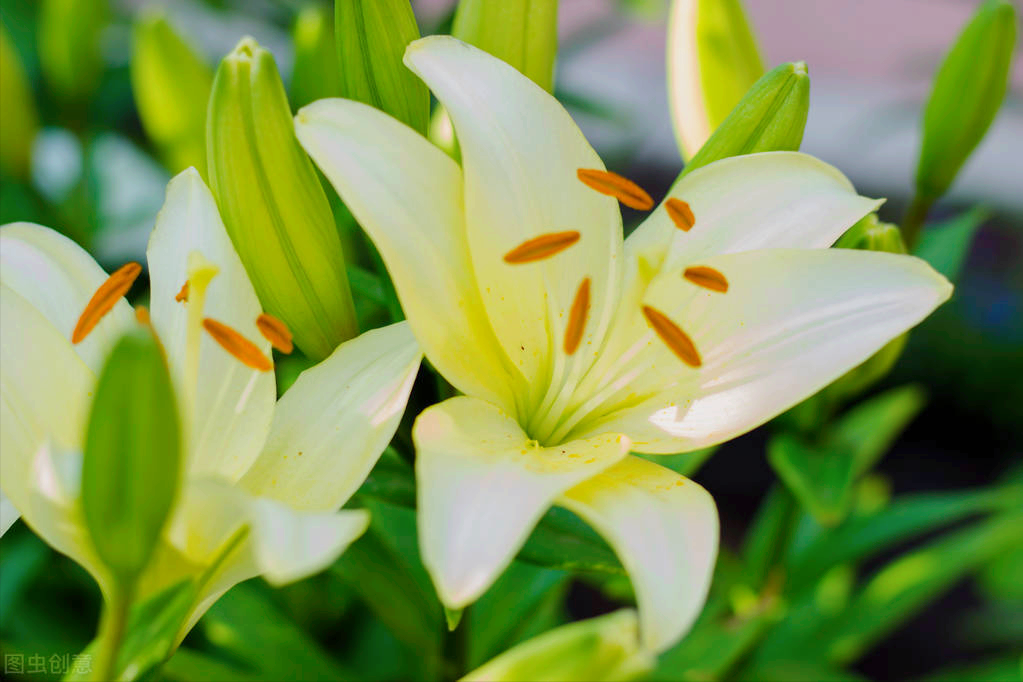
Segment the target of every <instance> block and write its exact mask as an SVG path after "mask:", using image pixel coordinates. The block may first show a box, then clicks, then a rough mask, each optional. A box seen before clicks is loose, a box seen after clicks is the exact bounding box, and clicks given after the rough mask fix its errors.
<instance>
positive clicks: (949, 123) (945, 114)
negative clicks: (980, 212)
mask: <svg viewBox="0 0 1023 682" xmlns="http://www.w3.org/2000/svg"><path fill="white" fill-rule="evenodd" d="M1015 41H1016V10H1015V9H1014V8H1013V6H1012V3H1010V2H1008V1H1007V0H988V2H985V3H984V4H983V5H982V6H981V7H980V9H978V10H977V13H976V14H975V15H974V16H973V18H972V19H971V20H970V22H969V23H968V24H967V25H966V28H965V29H963V32H962V34H961V35H960V36H959V39H958V40H957V41H956V44H955V45H954V46H953V47H952V50H951V51H950V52H949V53H948V56H947V57H945V61H944V62H943V63H942V65H941V68H940V69H939V70H938V73H937V76H935V79H934V90H933V91H932V92H931V98H930V99H929V100H928V102H927V108H926V110H925V111H924V123H923V143H922V146H921V149H920V163H919V165H918V166H917V171H916V191H917V195H918V197H919V198H920V199H921V200H923V201H924V202H927V203H933V202H934V201H936V200H937V199H938V198H939V197H940V196H941V195H942V194H944V193H945V192H946V191H947V190H948V188H949V186H950V185H951V184H952V181H953V180H955V177H956V174H958V173H959V169H960V168H962V166H963V164H964V163H965V162H966V159H967V158H969V156H970V154H971V153H973V150H974V148H975V147H976V146H977V143H979V142H980V140H981V139H982V138H983V137H984V133H986V132H987V129H988V127H989V126H990V125H991V121H993V120H994V118H995V114H997V113H998V108H999V107H1000V106H1001V104H1002V99H1003V98H1004V97H1005V89H1006V85H1007V83H1008V78H1009V66H1010V64H1011V62H1012V50H1013V45H1014V43H1015Z"/></svg>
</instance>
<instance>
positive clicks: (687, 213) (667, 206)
mask: <svg viewBox="0 0 1023 682" xmlns="http://www.w3.org/2000/svg"><path fill="white" fill-rule="evenodd" d="M664 210H665V211H667V212H668V217H669V218H671V222H673V223H675V227H677V228H678V229H680V230H682V231H683V232H688V231H689V230H691V229H693V225H695V224H696V216H694V215H693V209H691V208H689V204H687V203H686V202H684V201H682V200H681V199H676V198H675V197H672V198H670V199H668V200H667V201H666V202H664Z"/></svg>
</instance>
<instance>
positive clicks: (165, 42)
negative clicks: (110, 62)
mask: <svg viewBox="0 0 1023 682" xmlns="http://www.w3.org/2000/svg"><path fill="white" fill-rule="evenodd" d="M131 86H132V91H133V92H134V93H135V106H136V107H137V108H138V112H139V118H140V119H141V121H142V127H143V128H145V130H146V134H147V135H149V137H150V139H152V140H153V142H154V144H155V145H156V147H157V148H158V149H159V150H160V153H161V155H162V156H163V159H164V163H165V164H166V166H167V169H168V170H170V171H171V172H172V173H178V172H180V171H182V170H184V169H186V168H188V167H189V166H195V168H196V169H198V171H199V172H200V173H201V174H202V175H203V176H205V175H206V107H207V105H208V104H209V99H210V88H211V87H212V86H213V69H211V68H210V66H209V64H207V63H206V61H205V60H204V59H203V58H202V56H201V55H199V54H198V53H197V52H196V51H195V50H194V49H193V48H192V47H191V46H190V45H189V44H188V43H187V42H185V40H184V39H182V38H181V36H180V35H178V33H177V32H176V31H175V30H174V28H173V27H172V26H171V25H170V24H169V23H168V22H167V20H166V19H165V18H164V17H162V16H160V15H157V14H151V15H149V16H145V17H142V18H141V19H139V21H138V22H137V23H136V24H135V29H134V35H133V37H132V58H131Z"/></svg>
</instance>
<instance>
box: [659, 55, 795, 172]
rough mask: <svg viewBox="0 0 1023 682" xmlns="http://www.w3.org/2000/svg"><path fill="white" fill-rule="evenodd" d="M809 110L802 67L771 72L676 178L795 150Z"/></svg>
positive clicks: (793, 66)
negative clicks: (738, 159) (745, 157)
mask: <svg viewBox="0 0 1023 682" xmlns="http://www.w3.org/2000/svg"><path fill="white" fill-rule="evenodd" d="M809 109H810V76H809V74H808V73H807V71H806V63H805V62H789V63H787V64H782V65H781V66H779V67H777V68H774V69H772V70H771V71H769V72H768V73H766V74H764V76H763V77H761V78H760V80H758V81H757V82H756V83H754V84H753V87H751V88H750V89H749V92H747V93H746V95H745V96H744V97H743V98H742V99H741V100H740V101H739V103H738V104H737V105H736V106H735V108H734V109H732V112H731V113H730V114H728V117H727V118H725V120H724V122H722V123H721V125H720V126H718V128H717V130H715V131H714V134H713V135H711V136H710V139H708V140H707V142H706V143H705V144H704V145H703V147H701V148H700V151H699V152H698V153H697V154H696V156H694V157H693V158H692V159H690V161H689V163H687V164H686V166H685V168H683V169H682V174H681V175H679V178H680V179H681V178H682V177H683V176H685V174H686V173H689V172H690V171H693V170H696V169H697V168H700V167H701V166H706V165H707V164H709V163H713V162H714V161H718V160H720V159H725V158H728V157H730V156H740V155H742V154H754V153H756V152H775V151H795V150H798V149H799V145H800V144H801V143H802V141H803V129H804V128H805V127H806V115H807V112H808V111H809Z"/></svg>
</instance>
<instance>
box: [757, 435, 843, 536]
mask: <svg viewBox="0 0 1023 682" xmlns="http://www.w3.org/2000/svg"><path fill="white" fill-rule="evenodd" d="M767 460H768V461H769V462H770V463H771V466H772V467H773V468H774V471H775V473H777V474H778V477H779V478H780V479H781V480H782V481H783V482H784V483H785V485H786V486H788V488H789V490H791V491H792V494H793V495H795V496H796V499H798V500H799V502H800V504H802V505H803V507H804V508H805V509H806V510H807V511H809V512H810V513H811V514H813V517H814V518H815V519H816V520H817V522H818V523H820V524H821V525H824V526H834V525H836V524H838V523H839V522H841V520H842V519H843V518H844V517H845V515H846V513H847V512H848V510H849V504H850V502H851V501H852V484H853V482H854V480H855V469H854V462H853V459H852V457H850V456H848V454H845V453H841V452H835V451H833V450H829V449H824V448H815V447H811V446H810V445H808V444H806V443H804V442H801V441H800V440H799V439H798V438H797V437H795V436H792V435H790V434H784V433H783V434H779V435H777V436H775V437H774V438H772V439H771V441H770V442H769V443H768V445H767Z"/></svg>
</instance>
